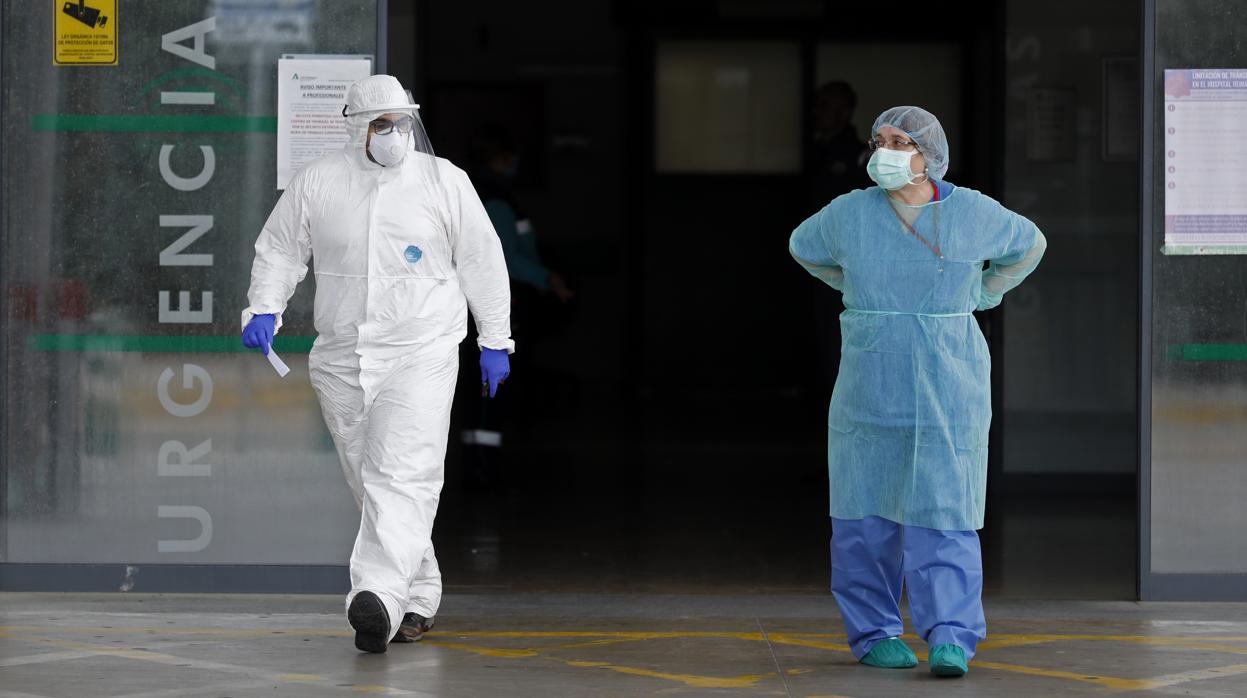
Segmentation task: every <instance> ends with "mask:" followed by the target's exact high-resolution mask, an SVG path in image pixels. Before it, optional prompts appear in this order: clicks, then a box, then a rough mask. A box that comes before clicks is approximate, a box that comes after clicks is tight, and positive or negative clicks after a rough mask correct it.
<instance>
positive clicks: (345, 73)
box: [277, 56, 372, 189]
mask: <svg viewBox="0 0 1247 698" xmlns="http://www.w3.org/2000/svg"><path fill="white" fill-rule="evenodd" d="M369 75H372V59H371V58H369V57H367V56H306V57H304V56H286V57H283V58H282V59H280V60H278V61H277V188H278V189H285V188H286V184H287V183H288V182H289V181H290V178H291V177H293V176H294V174H295V173H296V172H298V171H299V169H300V168H302V167H303V166H304V165H306V164H307V163H309V162H311V161H312V160H315V159H316V158H318V157H320V156H322V155H324V154H325V153H328V152H330V151H333V150H338V149H339V148H341V147H342V146H343V145H344V144H345V143H346V126H345V123H344V119H343V118H342V107H344V106H346V88H348V87H350V86H351V83H353V82H355V81H356V80H359V79H361V78H366V77H368V76H369Z"/></svg>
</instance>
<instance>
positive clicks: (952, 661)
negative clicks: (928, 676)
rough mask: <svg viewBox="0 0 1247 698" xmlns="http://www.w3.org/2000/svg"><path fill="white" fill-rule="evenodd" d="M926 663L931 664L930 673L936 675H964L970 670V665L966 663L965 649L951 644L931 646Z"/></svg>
mask: <svg viewBox="0 0 1247 698" xmlns="http://www.w3.org/2000/svg"><path fill="white" fill-rule="evenodd" d="M927 663H928V664H930V665H931V673H932V674H935V675H936V676H952V677H957V676H965V675H966V672H967V671H970V667H969V666H967V665H966V651H965V650H963V649H961V648H960V647H958V646H956V645H951V644H943V645H936V646H935V647H932V648H931V654H930V656H928V657H927Z"/></svg>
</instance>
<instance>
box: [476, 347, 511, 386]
mask: <svg viewBox="0 0 1247 698" xmlns="http://www.w3.org/2000/svg"><path fill="white" fill-rule="evenodd" d="M510 376H511V358H510V357H509V356H507V353H506V352H505V351H503V350H501V349H481V383H482V384H484V385H488V386H489V396H490V397H494V396H495V395H497V394H498V386H499V385H501V384H502V382H503V381H505V380H506V379H507V378H509V377H510Z"/></svg>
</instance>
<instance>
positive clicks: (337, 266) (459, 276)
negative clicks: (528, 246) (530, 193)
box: [242, 75, 515, 632]
mask: <svg viewBox="0 0 1247 698" xmlns="http://www.w3.org/2000/svg"><path fill="white" fill-rule="evenodd" d="M347 102H348V103H347V112H344V113H349V114H350V116H348V117H347V131H348V132H349V134H350V142H349V143H348V144H347V145H346V146H345V147H344V148H343V149H342V150H341V151H338V152H334V153H331V154H329V155H326V156H324V157H322V158H320V159H318V160H315V161H313V162H311V163H309V164H308V165H307V166H306V167H304V168H303V169H302V170H300V171H299V172H298V173H297V174H296V175H295V176H294V178H293V179H292V180H291V182H290V185H289V187H288V188H287V189H286V191H285V192H284V193H283V194H282V196H281V198H280V200H279V201H278V202H277V206H276V207H275V208H274V209H273V212H272V214H271V215H270V216H269V218H268V221H267V222H266V223H265V224H264V229H263V231H262V232H261V233H260V237H259V239H258V240H256V243H255V252H256V256H255V264H254V266H253V267H252V272H251V288H250V290H249V292H248V301H249V302H250V304H251V305H250V306H249V307H248V308H247V309H246V310H245V311H243V318H242V319H243V324H244V326H245V325H246V323H247V322H248V321H249V320H250V319H251V317H252V316H253V315H259V314H265V313H272V314H276V315H277V327H278V328H280V326H281V314H282V312H283V311H284V310H285V308H286V303H287V301H288V300H289V299H290V296H291V295H292V294H293V293H294V290H295V286H296V285H297V284H298V283H299V281H301V280H302V279H303V277H304V275H305V274H306V273H307V265H308V260H309V258H310V257H314V258H315V274H316V300H315V323H316V333H317V338H316V342H315V344H314V345H313V347H312V352H311V356H310V357H309V361H308V369H309V374H310V378H311V383H312V387H313V388H314V389H315V391H316V394H317V397H318V398H319V400H320V405H321V410H322V412H323V414H324V418H325V423H326V425H327V426H328V427H329V431H330V433H331V434H332V436H333V440H334V444H335V445H336V447H337V450H338V455H339V457H340V458H341V461H342V469H343V471H344V473H345V474H346V481H347V483H348V484H349V485H350V488H351V491H352V492H353V493H354V495H355V500H356V502H357V503H358V504H359V506H360V508H361V511H362V517H361V521H360V526H359V534H358V536H357V537H356V539H355V548H354V551H353V552H352V553H351V593H350V595H349V596H348V597H347V599H346V604H347V607H348V608H349V606H350V603H351V600H352V599H353V598H354V597H355V595H356V594H358V593H359V592H360V591H364V590H367V591H371V592H373V593H375V594H376V595H377V596H378V597H379V598H380V599H381V601H382V603H383V604H384V605H385V609H386V612H387V613H388V614H389V618H390V631H391V632H394V631H395V630H396V629H397V628H398V625H399V623H400V622H401V620H402V618H403V615H404V613H407V612H411V613H416V614H418V615H421V616H424V617H425V618H432V617H433V616H434V615H436V613H437V609H438V605H439V604H440V602H441V595H442V593H441V592H442V584H441V573H440V571H439V570H438V566H437V559H436V557H435V556H434V554H433V543H432V539H431V535H432V532H433V519H434V517H435V515H436V513H437V504H438V498H439V497H440V494H441V489H442V481H443V468H444V462H445V455H446V439H447V432H448V430H449V428H450V406H451V400H452V398H453V396H454V389H455V380H456V377H457V375H458V363H459V361H458V349H457V348H458V345H459V343H460V342H461V341H462V340H463V339H464V337H465V336H466V332H467V313H468V308H469V307H470V308H471V311H472V315H473V316H474V317H475V318H476V323H477V329H478V335H479V340H478V343H479V345H480V346H481V347H482V348H489V349H499V350H505V351H507V352H511V351H514V348H515V345H514V343H513V342H512V341H511V338H510V335H511V329H510V311H511V297H510V288H509V284H508V280H507V269H506V262H505V261H504V260H503V255H502V245H501V243H500V242H499V239H498V236H497V235H496V234H495V232H494V229H493V227H492V225H491V224H490V221H489V217H488V216H487V215H486V213H485V210H484V208H483V207H482V205H481V202H480V199H479V198H478V197H477V195H476V192H475V190H474V189H473V188H472V185H471V183H470V182H469V180H468V177H467V175H466V174H465V173H464V172H463V170H461V169H459V168H458V167H455V166H454V165H452V164H451V163H450V162H448V161H446V160H443V159H440V158H435V157H434V156H433V154H432V152H431V149H428V150H425V151H419V150H412V151H410V152H408V153H407V155H406V156H405V157H404V158H403V159H402V161H400V162H399V163H397V164H395V165H393V166H390V167H382V166H380V165H378V164H377V163H375V162H373V161H371V160H370V159H369V158H368V155H367V152H366V149H365V143H366V139H367V137H368V121H369V120H370V119H374V118H376V117H377V116H380V115H381V114H384V113H395V112H397V113H406V114H410V115H412V116H413V117H416V118H415V124H416V127H415V128H414V129H413V138H411V139H409V140H408V147H411V144H412V143H413V142H416V141H417V137H423V133H424V132H423V129H422V128H421V127H420V121H419V118H418V116H417V115H416V112H415V109H416V107H417V105H414V104H410V100H409V99H408V98H407V96H406V94H405V93H404V92H403V89H402V86H401V85H400V84H399V82H398V80H396V79H394V78H392V77H390V76H384V75H378V76H372V77H370V78H366V79H364V80H361V81H360V82H358V83H356V84H355V85H354V86H352V88H351V89H350V91H349V92H348V94H347ZM356 115H359V116H356ZM374 137H375V136H374ZM421 142H424V143H427V140H424V141H421ZM417 145H419V143H417Z"/></svg>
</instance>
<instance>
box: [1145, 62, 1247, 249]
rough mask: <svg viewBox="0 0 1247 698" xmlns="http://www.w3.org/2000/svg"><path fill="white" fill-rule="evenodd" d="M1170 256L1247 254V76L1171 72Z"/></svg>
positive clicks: (1167, 186)
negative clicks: (1246, 193) (1245, 193)
mask: <svg viewBox="0 0 1247 698" xmlns="http://www.w3.org/2000/svg"><path fill="white" fill-rule="evenodd" d="M1162 167H1163V172H1164V175H1165V178H1164V182H1165V246H1164V248H1162V251H1163V252H1164V253H1165V254H1174V255H1181V254H1188V255H1189V254H1247V195H1244V192H1247V70H1244V69H1224V70H1166V71H1165V158H1164V160H1163V165H1162Z"/></svg>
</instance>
